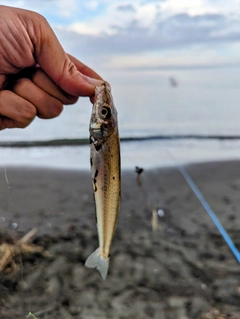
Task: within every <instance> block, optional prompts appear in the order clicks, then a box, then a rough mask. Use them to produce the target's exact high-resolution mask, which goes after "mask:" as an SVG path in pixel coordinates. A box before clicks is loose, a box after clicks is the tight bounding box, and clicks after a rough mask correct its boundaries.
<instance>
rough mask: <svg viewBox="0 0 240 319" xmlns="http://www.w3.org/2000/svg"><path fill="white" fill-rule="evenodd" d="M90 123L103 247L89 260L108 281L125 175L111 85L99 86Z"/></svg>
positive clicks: (98, 222)
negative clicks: (123, 176) (109, 86)
mask: <svg viewBox="0 0 240 319" xmlns="http://www.w3.org/2000/svg"><path fill="white" fill-rule="evenodd" d="M95 91H96V92H95V94H96V102H95V103H94V105H93V111H92V116H91V121H90V148H91V152H90V162H91V171H92V182H93V190H94V197H95V204H96V213H97V228H98V237H99V248H98V249H97V250H96V251H95V252H93V253H92V254H91V255H90V256H89V257H88V259H87V260H86V263H85V265H86V267H89V268H97V269H98V270H99V272H100V273H101V275H102V278H103V279H105V278H106V276H107V272H108V265H109V253H110V247H111V243H112V240H113V236H114V232H115V229H116V225H117V217H118V212H119V208H120V192H121V181H120V180H121V174H120V143H119V134H118V123H117V111H116V109H115V107H114V103H113V99H112V95H111V92H110V89H109V88H108V86H107V84H105V83H103V84H102V85H101V86H99V87H96V90H95Z"/></svg>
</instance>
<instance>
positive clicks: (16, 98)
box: [0, 5, 103, 130]
mask: <svg viewBox="0 0 240 319" xmlns="http://www.w3.org/2000/svg"><path fill="white" fill-rule="evenodd" d="M0 44H1V45H0V130H3V129H5V128H14V127H19V128H24V127H26V126H27V125H29V124H30V123H31V122H32V120H33V119H34V117H35V116H38V117H40V118H44V119H50V118H54V117H56V116H58V115H59V114H60V113H61V111H62V109H63V105H64V104H73V103H75V102H76V101H77V99H78V97H79V96H89V97H90V99H91V101H92V102H93V100H94V90H95V86H97V85H100V84H101V83H102V81H103V80H102V78H101V77H100V76H99V75H98V74H97V73H96V72H95V71H93V70H92V69H90V68H89V67H88V66H86V65H84V64H83V63H82V62H80V61H79V60H77V59H76V58H75V57H73V56H71V55H69V54H67V53H66V52H65V51H64V50H63V48H62V46H61V44H60V43H59V41H58V39H57V37H56V35H55V34H54V32H53V30H52V29H51V27H50V26H49V24H48V22H47V21H46V19H45V18H44V17H43V16H41V15H39V14H38V13H36V12H32V11H27V10H22V9H17V8H11V7H7V6H2V5H0Z"/></svg>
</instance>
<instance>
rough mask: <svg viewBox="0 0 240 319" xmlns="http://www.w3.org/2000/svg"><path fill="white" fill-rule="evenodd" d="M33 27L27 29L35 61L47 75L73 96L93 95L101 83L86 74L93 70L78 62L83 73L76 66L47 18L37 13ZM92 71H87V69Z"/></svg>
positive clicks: (90, 73)
mask: <svg viewBox="0 0 240 319" xmlns="http://www.w3.org/2000/svg"><path fill="white" fill-rule="evenodd" d="M33 23H34V27H33V28H31V30H29V31H28V32H29V36H30V38H31V41H32V43H33V45H34V51H35V52H34V54H35V59H36V63H38V64H39V65H40V67H41V68H42V69H43V70H44V71H45V72H46V73H47V74H48V76H49V77H50V78H51V79H52V80H53V81H54V82H55V83H56V84H57V85H58V86H59V87H61V88H62V89H63V90H64V91H65V92H67V93H68V94H71V95H74V96H89V97H91V96H93V95H94V91H95V86H97V85H99V84H101V83H102V80H100V79H101V78H100V77H99V76H98V78H100V79H99V80H98V79H93V78H91V77H89V76H88V75H92V74H93V73H95V72H93V71H92V70H91V69H89V68H88V67H87V66H85V65H84V64H82V63H81V62H79V61H78V62H79V63H80V64H81V66H82V70H84V73H85V74H83V73H81V72H80V71H79V65H78V68H77V67H76V65H75V64H74V63H73V61H72V60H71V59H70V58H69V56H68V55H67V54H66V52H65V51H64V50H63V48H62V46H61V44H60V42H59V41H58V39H57V37H56V35H55V33H54V32H53V30H52V28H51V27H50V25H49V24H48V22H47V20H46V19H45V18H44V17H43V16H41V15H39V14H37V19H36V20H34V21H33ZM89 70H90V71H92V72H88V71H89Z"/></svg>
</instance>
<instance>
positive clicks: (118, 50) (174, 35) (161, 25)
mask: <svg viewBox="0 0 240 319" xmlns="http://www.w3.org/2000/svg"><path fill="white" fill-rule="evenodd" d="M3 1H4V0H3ZM5 2H8V3H9V2H10V3H11V4H18V5H19V4H20V3H22V7H23V8H28V9H31V10H37V11H38V12H39V13H41V14H43V15H45V16H46V17H47V19H48V20H49V22H50V24H51V25H52V27H53V28H54V30H55V31H56V33H57V35H58V37H59V38H60V41H61V42H62V43H63V46H64V47H65V49H66V50H67V51H68V52H71V53H72V54H75V55H77V56H78V57H79V58H81V57H82V58H83V59H84V60H86V61H92V62H93V64H94V65H97V64H100V65H101V66H104V67H106V68H111V67H114V68H121V67H130V66H131V65H135V66H136V67H139V68H141V67H145V66H146V65H149V64H151V66H152V67H154V65H155V66H159V65H161V61H163V63H164V64H165V65H176V64H179V65H180V64H182V65H186V64H187V62H184V61H189V64H191V65H196V64H197V61H198V60H199V61H200V60H201V61H200V62H199V64H201V65H203V64H207V60H208V61H209V62H208V63H209V64H211V63H212V61H214V60H216V61H217V63H225V62H227V61H229V63H231V61H234V63H237V61H238V59H240V58H238V55H237V52H238V51H237V50H236V43H237V42H238V41H239V39H240V6H239V4H237V1H235V0H228V1H225V0H218V1H217V2H216V1H212V0H194V1H192V0H181V1H179V0H162V1H154V0H136V1H134V3H133V2H130V1H127V0H124V1H123V0H115V1H111V0H99V1H96V0H91V1H90V0H82V1H79V0H51V1H48V0H45V1H42V0H36V1H34V2H33V1H32V0H8V1H5ZM11 4H10V5H11ZM238 49H239V48H238ZM193 54H195V55H196V56H197V57H196V58H193V57H192V55H193ZM203 55H204V59H203ZM177 57H181V58H177ZM149 61H150V62H149Z"/></svg>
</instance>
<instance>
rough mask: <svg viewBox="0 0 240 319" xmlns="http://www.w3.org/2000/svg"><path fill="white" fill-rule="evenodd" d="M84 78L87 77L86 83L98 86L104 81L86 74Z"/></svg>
mask: <svg viewBox="0 0 240 319" xmlns="http://www.w3.org/2000/svg"><path fill="white" fill-rule="evenodd" d="M86 79H87V81H88V83H89V84H91V85H92V86H99V85H101V84H103V83H104V81H103V80H97V79H94V78H90V77H88V76H86Z"/></svg>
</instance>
